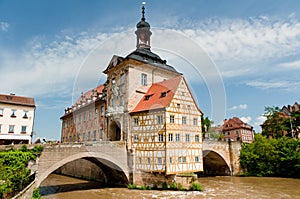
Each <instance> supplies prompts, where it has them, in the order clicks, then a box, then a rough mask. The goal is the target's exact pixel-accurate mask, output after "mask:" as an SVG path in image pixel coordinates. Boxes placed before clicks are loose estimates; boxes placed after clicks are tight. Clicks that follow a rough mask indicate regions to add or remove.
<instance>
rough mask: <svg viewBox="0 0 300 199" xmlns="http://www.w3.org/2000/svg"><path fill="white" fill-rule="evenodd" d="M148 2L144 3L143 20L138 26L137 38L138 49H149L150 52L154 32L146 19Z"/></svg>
mask: <svg viewBox="0 0 300 199" xmlns="http://www.w3.org/2000/svg"><path fill="white" fill-rule="evenodd" d="M145 4H146V2H143V3H142V5H143V6H142V18H141V21H139V22H138V24H137V25H136V28H137V30H136V31H135V34H136V37H137V44H136V47H137V49H147V50H150V36H151V34H152V32H151V31H150V24H149V23H148V22H146V19H145V6H144V5H145Z"/></svg>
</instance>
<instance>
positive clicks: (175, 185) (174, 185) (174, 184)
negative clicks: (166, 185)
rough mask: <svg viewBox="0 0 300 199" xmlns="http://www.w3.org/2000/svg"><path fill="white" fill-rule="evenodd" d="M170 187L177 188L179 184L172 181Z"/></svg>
mask: <svg viewBox="0 0 300 199" xmlns="http://www.w3.org/2000/svg"><path fill="white" fill-rule="evenodd" d="M170 189H172V190H176V189H177V184H176V182H172V183H171V184H170Z"/></svg>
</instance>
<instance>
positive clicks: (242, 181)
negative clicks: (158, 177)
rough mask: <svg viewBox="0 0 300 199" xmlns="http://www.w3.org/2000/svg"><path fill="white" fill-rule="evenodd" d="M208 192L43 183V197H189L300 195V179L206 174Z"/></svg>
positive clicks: (58, 180) (57, 180)
mask: <svg viewBox="0 0 300 199" xmlns="http://www.w3.org/2000/svg"><path fill="white" fill-rule="evenodd" d="M199 181H200V183H201V184H202V186H203V188H204V191H203V192H197V191H191V192H185V191H152V190H151V191H149V190H129V189H127V188H108V187H101V185H99V184H98V183H96V182H90V181H86V180H80V179H76V178H71V177H66V176H61V175H56V174H51V175H50V176H49V177H48V178H47V179H46V180H45V181H44V182H43V183H42V184H41V192H42V198H43V199H50V198H51V199H115V198H117V199H119V198H120V199H127V198H129V199H140V198H143V199H150V198H156V199H188V198H222V199H226V198H230V199H235V198H272V199H277V198H293V199H294V198H299V199H300V179H292V178H265V177H229V176H224V177H202V178H199Z"/></svg>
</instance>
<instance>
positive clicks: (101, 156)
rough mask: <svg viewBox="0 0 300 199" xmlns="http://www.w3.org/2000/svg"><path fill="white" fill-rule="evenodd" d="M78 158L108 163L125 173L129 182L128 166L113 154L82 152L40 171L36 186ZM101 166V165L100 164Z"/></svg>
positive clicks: (103, 163) (108, 165)
mask: <svg viewBox="0 0 300 199" xmlns="http://www.w3.org/2000/svg"><path fill="white" fill-rule="evenodd" d="M78 159H88V160H90V161H91V162H93V163H96V164H97V163H101V164H102V165H106V166H107V167H111V168H112V169H114V170H117V171H119V172H121V173H123V177H124V178H125V181H126V182H127V183H128V182H129V172H128V168H127V167H126V166H124V165H122V164H121V162H119V161H118V160H117V159H115V158H114V157H112V156H109V155H107V154H105V153H100V152H81V153H77V154H74V155H70V156H68V157H66V158H63V159H61V160H60V161H58V162H56V163H54V164H53V165H51V166H50V167H49V168H47V169H46V170H45V171H42V172H40V171H39V173H38V177H37V181H36V186H37V187H39V186H40V184H41V183H42V182H43V181H44V180H45V179H46V178H47V177H48V176H49V175H50V174H51V173H53V172H54V171H55V170H57V169H58V168H60V167H62V166H63V165H65V164H67V163H69V162H72V161H74V160H78ZM98 166H99V165H98Z"/></svg>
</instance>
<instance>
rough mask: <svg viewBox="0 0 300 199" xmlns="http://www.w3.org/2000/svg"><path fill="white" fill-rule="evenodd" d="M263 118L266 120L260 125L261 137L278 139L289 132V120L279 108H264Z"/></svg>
mask: <svg viewBox="0 0 300 199" xmlns="http://www.w3.org/2000/svg"><path fill="white" fill-rule="evenodd" d="M264 116H265V117H266V118H267V120H266V121H265V122H264V124H263V125H262V128H263V131H262V134H263V135H265V136H268V137H269V136H271V137H273V138H279V137H282V136H283V135H285V134H287V133H288V132H289V130H290V127H289V126H290V123H289V118H288V117H286V116H285V115H284V114H283V113H282V112H281V110H280V109H279V107H274V106H273V107H265V114H264Z"/></svg>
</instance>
